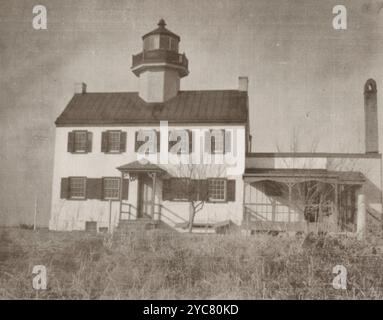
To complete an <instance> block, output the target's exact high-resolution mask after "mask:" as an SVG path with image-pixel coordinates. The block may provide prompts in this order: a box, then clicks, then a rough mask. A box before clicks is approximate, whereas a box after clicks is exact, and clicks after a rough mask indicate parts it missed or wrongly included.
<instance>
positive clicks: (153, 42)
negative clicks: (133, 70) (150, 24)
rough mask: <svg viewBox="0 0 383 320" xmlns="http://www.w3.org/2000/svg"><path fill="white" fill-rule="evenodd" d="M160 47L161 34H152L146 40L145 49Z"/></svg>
mask: <svg viewBox="0 0 383 320" xmlns="http://www.w3.org/2000/svg"><path fill="white" fill-rule="evenodd" d="M158 48H159V36H158V35H152V36H149V37H146V38H145V40H144V50H148V51H149V50H156V49H158Z"/></svg>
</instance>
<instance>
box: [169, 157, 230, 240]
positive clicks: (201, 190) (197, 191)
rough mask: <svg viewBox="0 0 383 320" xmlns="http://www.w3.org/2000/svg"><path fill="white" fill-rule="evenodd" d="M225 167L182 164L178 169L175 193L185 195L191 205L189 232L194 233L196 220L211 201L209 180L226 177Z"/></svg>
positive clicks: (175, 174) (175, 173)
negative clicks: (198, 214)
mask: <svg viewBox="0 0 383 320" xmlns="http://www.w3.org/2000/svg"><path fill="white" fill-rule="evenodd" d="M224 173H225V167H224V166H223V165H217V164H216V165H214V164H208V165H207V164H180V165H178V166H177V167H176V169H175V172H174V176H175V177H176V178H177V184H176V188H177V190H173V192H176V193H177V192H179V193H180V194H182V195H183V197H184V199H183V200H184V201H186V202H188V203H189V219H188V231H189V232H192V231H193V223H194V219H195V217H196V215H197V213H198V212H200V211H201V210H202V209H203V207H204V205H205V203H206V202H207V201H208V200H209V190H208V188H209V186H208V178H222V177H224Z"/></svg>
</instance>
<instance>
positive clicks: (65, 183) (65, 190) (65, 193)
mask: <svg viewBox="0 0 383 320" xmlns="http://www.w3.org/2000/svg"><path fill="white" fill-rule="evenodd" d="M60 198H61V199H68V198H69V178H61V189H60Z"/></svg>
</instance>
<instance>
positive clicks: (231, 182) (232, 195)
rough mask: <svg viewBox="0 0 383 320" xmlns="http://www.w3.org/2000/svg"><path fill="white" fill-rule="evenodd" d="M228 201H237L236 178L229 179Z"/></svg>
mask: <svg viewBox="0 0 383 320" xmlns="http://www.w3.org/2000/svg"><path fill="white" fill-rule="evenodd" d="M226 199H227V201H235V180H227V194H226Z"/></svg>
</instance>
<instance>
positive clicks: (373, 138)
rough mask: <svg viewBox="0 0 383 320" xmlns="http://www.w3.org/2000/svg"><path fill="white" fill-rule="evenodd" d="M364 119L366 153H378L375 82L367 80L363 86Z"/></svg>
mask: <svg viewBox="0 0 383 320" xmlns="http://www.w3.org/2000/svg"><path fill="white" fill-rule="evenodd" d="M364 117H365V144H366V153H378V152H379V129H378V105H377V90H376V82H375V80H373V79H369V80H367V82H366V84H365V85H364Z"/></svg>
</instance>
